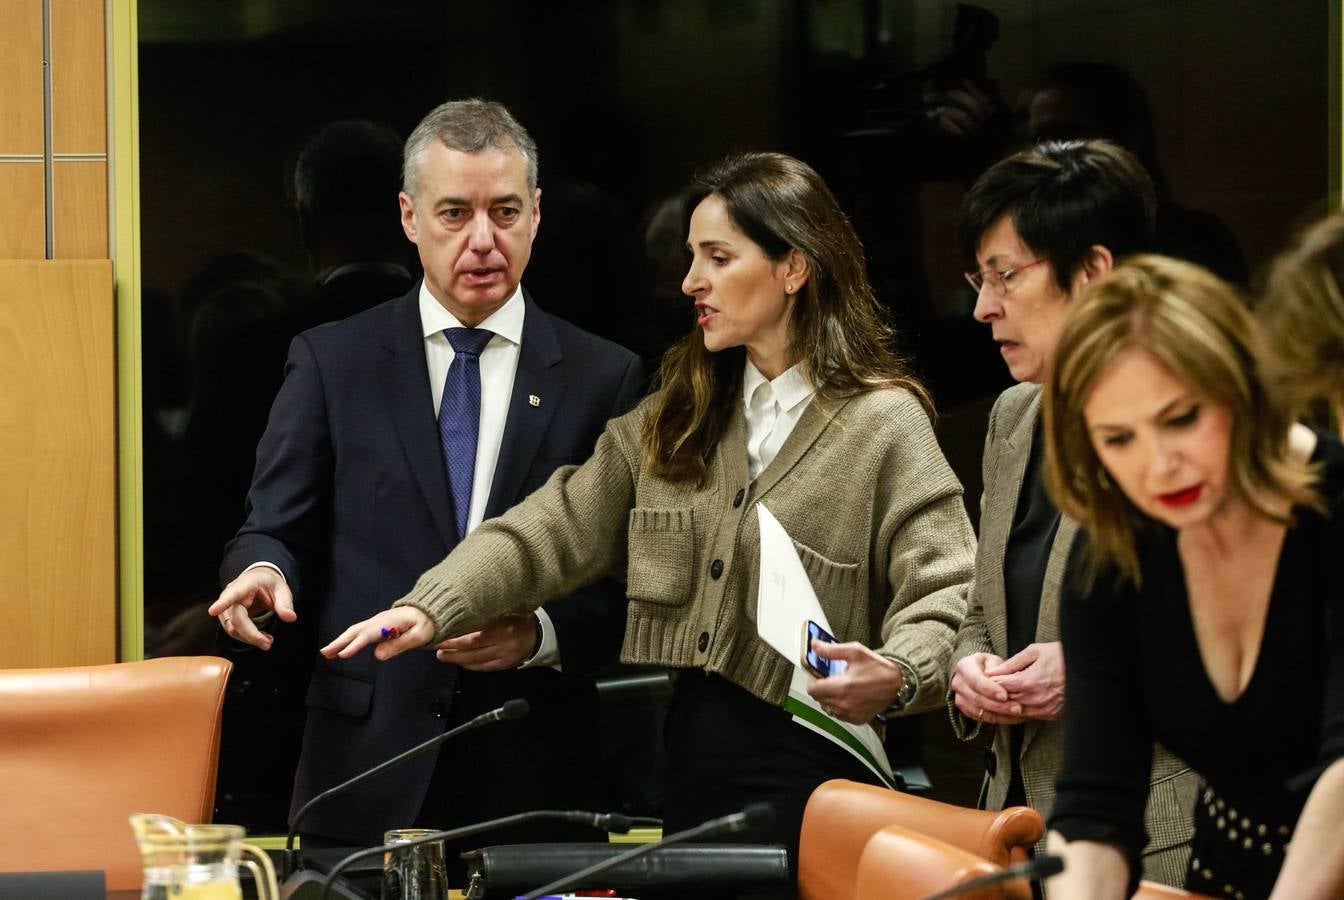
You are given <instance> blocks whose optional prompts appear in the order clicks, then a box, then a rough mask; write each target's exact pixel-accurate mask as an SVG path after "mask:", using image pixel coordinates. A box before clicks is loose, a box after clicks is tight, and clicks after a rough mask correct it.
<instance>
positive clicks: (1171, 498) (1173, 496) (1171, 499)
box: [1157, 484, 1204, 506]
mask: <svg viewBox="0 0 1344 900" xmlns="http://www.w3.org/2000/svg"><path fill="white" fill-rule="evenodd" d="M1202 493H1204V485H1202V484H1197V485H1195V486H1194V487H1188V488H1182V489H1181V490H1179V491H1172V492H1171V493H1170V494H1158V495H1157V499H1158V500H1159V501H1161V502H1162V503H1164V504H1166V505H1167V506H1189V505H1190V504H1191V503H1194V502H1195V501H1196V500H1198V499H1199V495H1200V494H1202Z"/></svg>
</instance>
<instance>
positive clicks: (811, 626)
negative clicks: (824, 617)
mask: <svg viewBox="0 0 1344 900" xmlns="http://www.w3.org/2000/svg"><path fill="white" fill-rule="evenodd" d="M813 641H821V642H822V643H823V644H835V643H838V641H836V639H835V638H834V637H833V636H832V635H831V633H830V632H829V631H827V630H826V629H825V628H822V627H821V626H820V625H818V624H817V623H816V622H813V621H812V620H811V619H808V620H807V622H806V623H805V624H804V625H803V668H804V669H807V671H809V672H811V673H812V674H813V675H815V676H817V677H818V678H830V677H831V676H832V675H839V674H840V673H841V672H843V671H845V667H846V666H848V665H849V663H847V662H845V661H844V660H843V659H826V658H825V657H822V656H818V655H817V653H816V651H814V650H813V649H812V642H813Z"/></svg>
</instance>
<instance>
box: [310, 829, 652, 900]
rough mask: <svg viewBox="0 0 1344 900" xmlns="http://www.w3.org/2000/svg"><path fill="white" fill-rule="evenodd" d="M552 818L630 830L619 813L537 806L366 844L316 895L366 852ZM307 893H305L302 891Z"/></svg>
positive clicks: (622, 831)
mask: <svg viewBox="0 0 1344 900" xmlns="http://www.w3.org/2000/svg"><path fill="white" fill-rule="evenodd" d="M548 820H549V821H553V822H572V823H573V824H575V825H587V826H589V827H591V828H600V829H602V830H603V831H610V832H614V833H615V834H625V833H626V832H627V831H629V830H630V820H629V819H628V818H627V817H625V816H623V815H621V814H620V813H593V812H583V811H581V810H567V811H561V810H554V809H537V810H533V811H532V812H523V813H514V814H513V815H511V816H504V817H502V818H499V819H491V820H490V821H488V822H478V823H476V824H475V825H464V826H462V827H461V828H450V829H449V830H447V831H433V832H430V833H429V834H425V835H422V836H420V837H418V838H415V839H414V840H410V841H401V842H399V843H396V844H383V845H382V846H381V847H369V848H368V849H367V850H359V851H356V852H355V853H351V854H350V855H349V856H347V857H346V858H345V859H343V860H341V861H340V862H338V863H337V864H336V865H334V866H332V867H331V871H330V872H328V873H327V878H326V881H324V882H323V884H322V893H321V894H318V895H317V896H318V897H319V898H320V900H326V898H327V896H328V892H329V891H330V890H331V889H332V883H333V882H334V881H335V880H336V876H337V875H339V874H340V873H341V872H342V871H344V870H345V869H347V868H349V867H350V866H352V865H354V864H355V863H357V862H359V861H360V860H361V859H366V858H368V857H370V856H378V855H380V854H383V853H388V852H391V851H393V850H405V849H407V848H408V847H418V846H420V845H421V844H429V843H433V842H434V841H455V840H457V839H458V838H464V837H471V836H472V835H473V834H480V833H481V832H483V831H493V830H495V829H496V828H508V827H509V826H510V825H521V824H523V823H525V822H535V821H548ZM305 896H307V895H305Z"/></svg>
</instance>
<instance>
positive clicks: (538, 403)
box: [527, 394, 541, 406]
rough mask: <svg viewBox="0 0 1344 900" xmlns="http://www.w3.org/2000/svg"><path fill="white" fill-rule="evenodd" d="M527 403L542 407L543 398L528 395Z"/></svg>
mask: <svg viewBox="0 0 1344 900" xmlns="http://www.w3.org/2000/svg"><path fill="white" fill-rule="evenodd" d="M527 402H528V403H530V404H532V405H533V406H541V398H540V397H538V396H537V395H536V394H528V395H527Z"/></svg>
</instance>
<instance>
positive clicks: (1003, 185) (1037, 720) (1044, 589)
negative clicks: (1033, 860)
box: [948, 141, 1198, 885]
mask: <svg viewBox="0 0 1344 900" xmlns="http://www.w3.org/2000/svg"><path fill="white" fill-rule="evenodd" d="M1153 209H1154V201H1153V190H1152V185H1151V184H1150V182H1149V181H1148V176H1147V174H1146V173H1145V172H1144V170H1143V167H1142V166H1140V165H1139V162H1138V160H1137V159H1135V158H1134V157H1133V156H1132V155H1131V154H1130V153H1129V152H1128V151H1126V150H1122V149H1121V148H1119V147H1116V146H1114V145H1112V144H1108V143H1105V142H1104V141H1086V142H1083V141H1072V142H1054V143H1046V144H1039V145H1037V146H1035V147H1032V148H1031V149H1029V150H1024V151H1023V152H1021V153H1018V154H1016V155H1015V156H1011V157H1009V158H1007V159H1005V160H1003V161H1002V162H1000V163H998V164H997V165H995V166H994V167H993V168H991V169H989V170H988V171H987V172H985V174H984V175H982V176H981V177H980V179H979V180H978V181H977V182H976V183H975V185H974V186H972V188H971V190H970V192H969V193H968V194H967V196H966V202H965V204H964V205H963V207H962V213H961V217H960V222H959V226H960V231H961V238H962V244H963V246H964V247H965V248H966V252H967V255H968V256H969V257H971V258H973V259H975V260H976V264H977V266H978V268H979V270H978V271H976V272H972V273H970V274H969V276H968V277H969V279H970V281H971V283H972V284H973V285H975V287H976V289H977V291H978V295H977V298H976V305H975V317H976V319H978V320H979V321H981V322H983V323H985V324H986V325H988V326H989V327H990V328H991V329H993V332H994V338H995V340H996V341H998V342H999V345H1000V347H1001V348H1002V352H1003V359H1004V362H1006V363H1007V364H1008V369H1009V371H1011V372H1012V374H1013V377H1014V378H1016V379H1017V380H1018V381H1020V382H1022V383H1021V384H1019V385H1017V386H1016V387H1012V388H1009V389H1008V390H1007V391H1005V392H1004V393H1003V394H1002V395H1001V396H1000V397H999V399H998V401H997V402H996V403H995V404H994V409H993V411H992V412H991V413H990V417H989V431H988V434H987V435H986V437H985V458H984V485H985V489H984V495H983V496H984V499H983V501H982V503H981V507H980V542H979V545H978V546H977V548H976V557H975V580H974V582H972V585H971V595H970V601H971V602H970V609H969V611H968V613H967V616H966V621H965V622H963V623H962V627H961V630H960V632H959V633H958V634H957V644H956V649H955V650H953V652H952V659H953V661H954V665H955V669H954V671H953V677H952V683H951V691H950V693H949V697H948V712H949V713H950V715H951V717H952V727H953V729H954V731H955V732H956V734H957V736H958V737H959V738H961V739H962V740H974V739H976V738H978V737H980V736H981V735H982V734H983V731H984V729H986V728H989V729H992V731H993V743H992V744H991V746H990V751H989V754H988V756H987V769H988V771H987V774H986V777H985V787H984V791H983V793H982V795H981V802H982V804H983V805H984V806H986V807H988V808H990V809H1002V808H1003V807H1005V806H1013V805H1025V806H1030V807H1032V808H1033V809H1036V810H1039V811H1040V813H1041V814H1042V815H1043V816H1049V815H1050V810H1051V809H1052V807H1053V805H1054V799H1055V775H1056V774H1057V773H1058V771H1059V763H1060V759H1061V756H1062V754H1063V739H1064V729H1063V725H1062V723H1061V722H1060V715H1061V710H1062V709H1063V706H1064V693H1065V691H1064V689H1065V683H1066V674H1065V668H1064V665H1063V654H1062V650H1061V648H1060V643H1059V599H1060V582H1061V577H1062V575H1063V573H1064V564H1065V562H1066V560H1067V559H1068V554H1069V547H1070V545H1071V544H1072V542H1073V537H1074V534H1075V533H1076V527H1075V525H1074V524H1073V522H1071V521H1069V520H1068V519H1067V518H1061V516H1060V515H1059V511H1058V510H1057V509H1056V508H1055V506H1054V504H1053V502H1051V500H1050V497H1049V496H1048V495H1047V493H1046V490H1045V482H1044V465H1043V462H1042V460H1043V457H1044V449H1043V448H1044V442H1043V441H1042V439H1041V433H1040V432H1041V382H1043V381H1044V380H1045V378H1046V377H1047V374H1048V372H1049V368H1050V365H1051V364H1052V362H1053V360H1054V356H1055V354H1056V352H1057V349H1056V348H1057V345H1058V342H1059V329H1060V326H1061V324H1062V323H1063V321H1064V317H1065V315H1066V314H1067V313H1068V310H1069V309H1070V308H1071V307H1072V305H1073V304H1074V302H1076V301H1075V298H1076V296H1077V294H1078V293H1079V292H1080V291H1081V290H1082V289H1083V288H1084V287H1085V286H1086V285H1087V284H1089V283H1091V282H1092V281H1094V280H1095V279H1097V278H1099V277H1101V276H1102V275H1104V274H1105V273H1106V272H1108V271H1110V269H1111V267H1112V266H1113V265H1114V263H1115V261H1116V260H1117V259H1119V258H1121V257H1123V256H1126V255H1129V254H1131V253H1134V252H1136V251H1138V250H1142V249H1144V248H1146V247H1147V246H1148V244H1149V242H1150V241H1151V240H1152V233H1153ZM1150 782H1151V784H1152V796H1151V799H1150V801H1149V805H1148V812H1147V819H1146V825H1147V828H1148V836H1149V842H1148V845H1147V846H1146V847H1145V848H1144V851H1143V869H1144V874H1145V875H1146V876H1147V877H1148V878H1150V879H1153V880H1156V881H1161V882H1165V883H1167V884H1172V885H1178V884H1180V883H1181V881H1182V879H1183V878H1184V876H1185V865H1186V859H1187V857H1188V850H1187V848H1186V842H1187V841H1188V840H1189V838H1190V831H1191V824H1190V811H1191V808H1192V807H1193V805H1194V799H1195V792H1196V790H1197V787H1198V785H1197V784H1196V778H1195V776H1194V775H1193V774H1192V773H1191V772H1190V770H1189V768H1188V767H1186V765H1185V764H1184V763H1182V762H1181V761H1180V760H1178V759H1176V758H1175V757H1173V756H1172V755H1171V754H1169V753H1167V752H1166V751H1162V750H1159V752H1158V754H1157V756H1156V758H1155V760H1154V764H1153V768H1152V772H1151V777H1150ZM1037 849H1038V850H1044V841H1042V842H1041V844H1040V845H1039V847H1038V848H1037Z"/></svg>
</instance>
